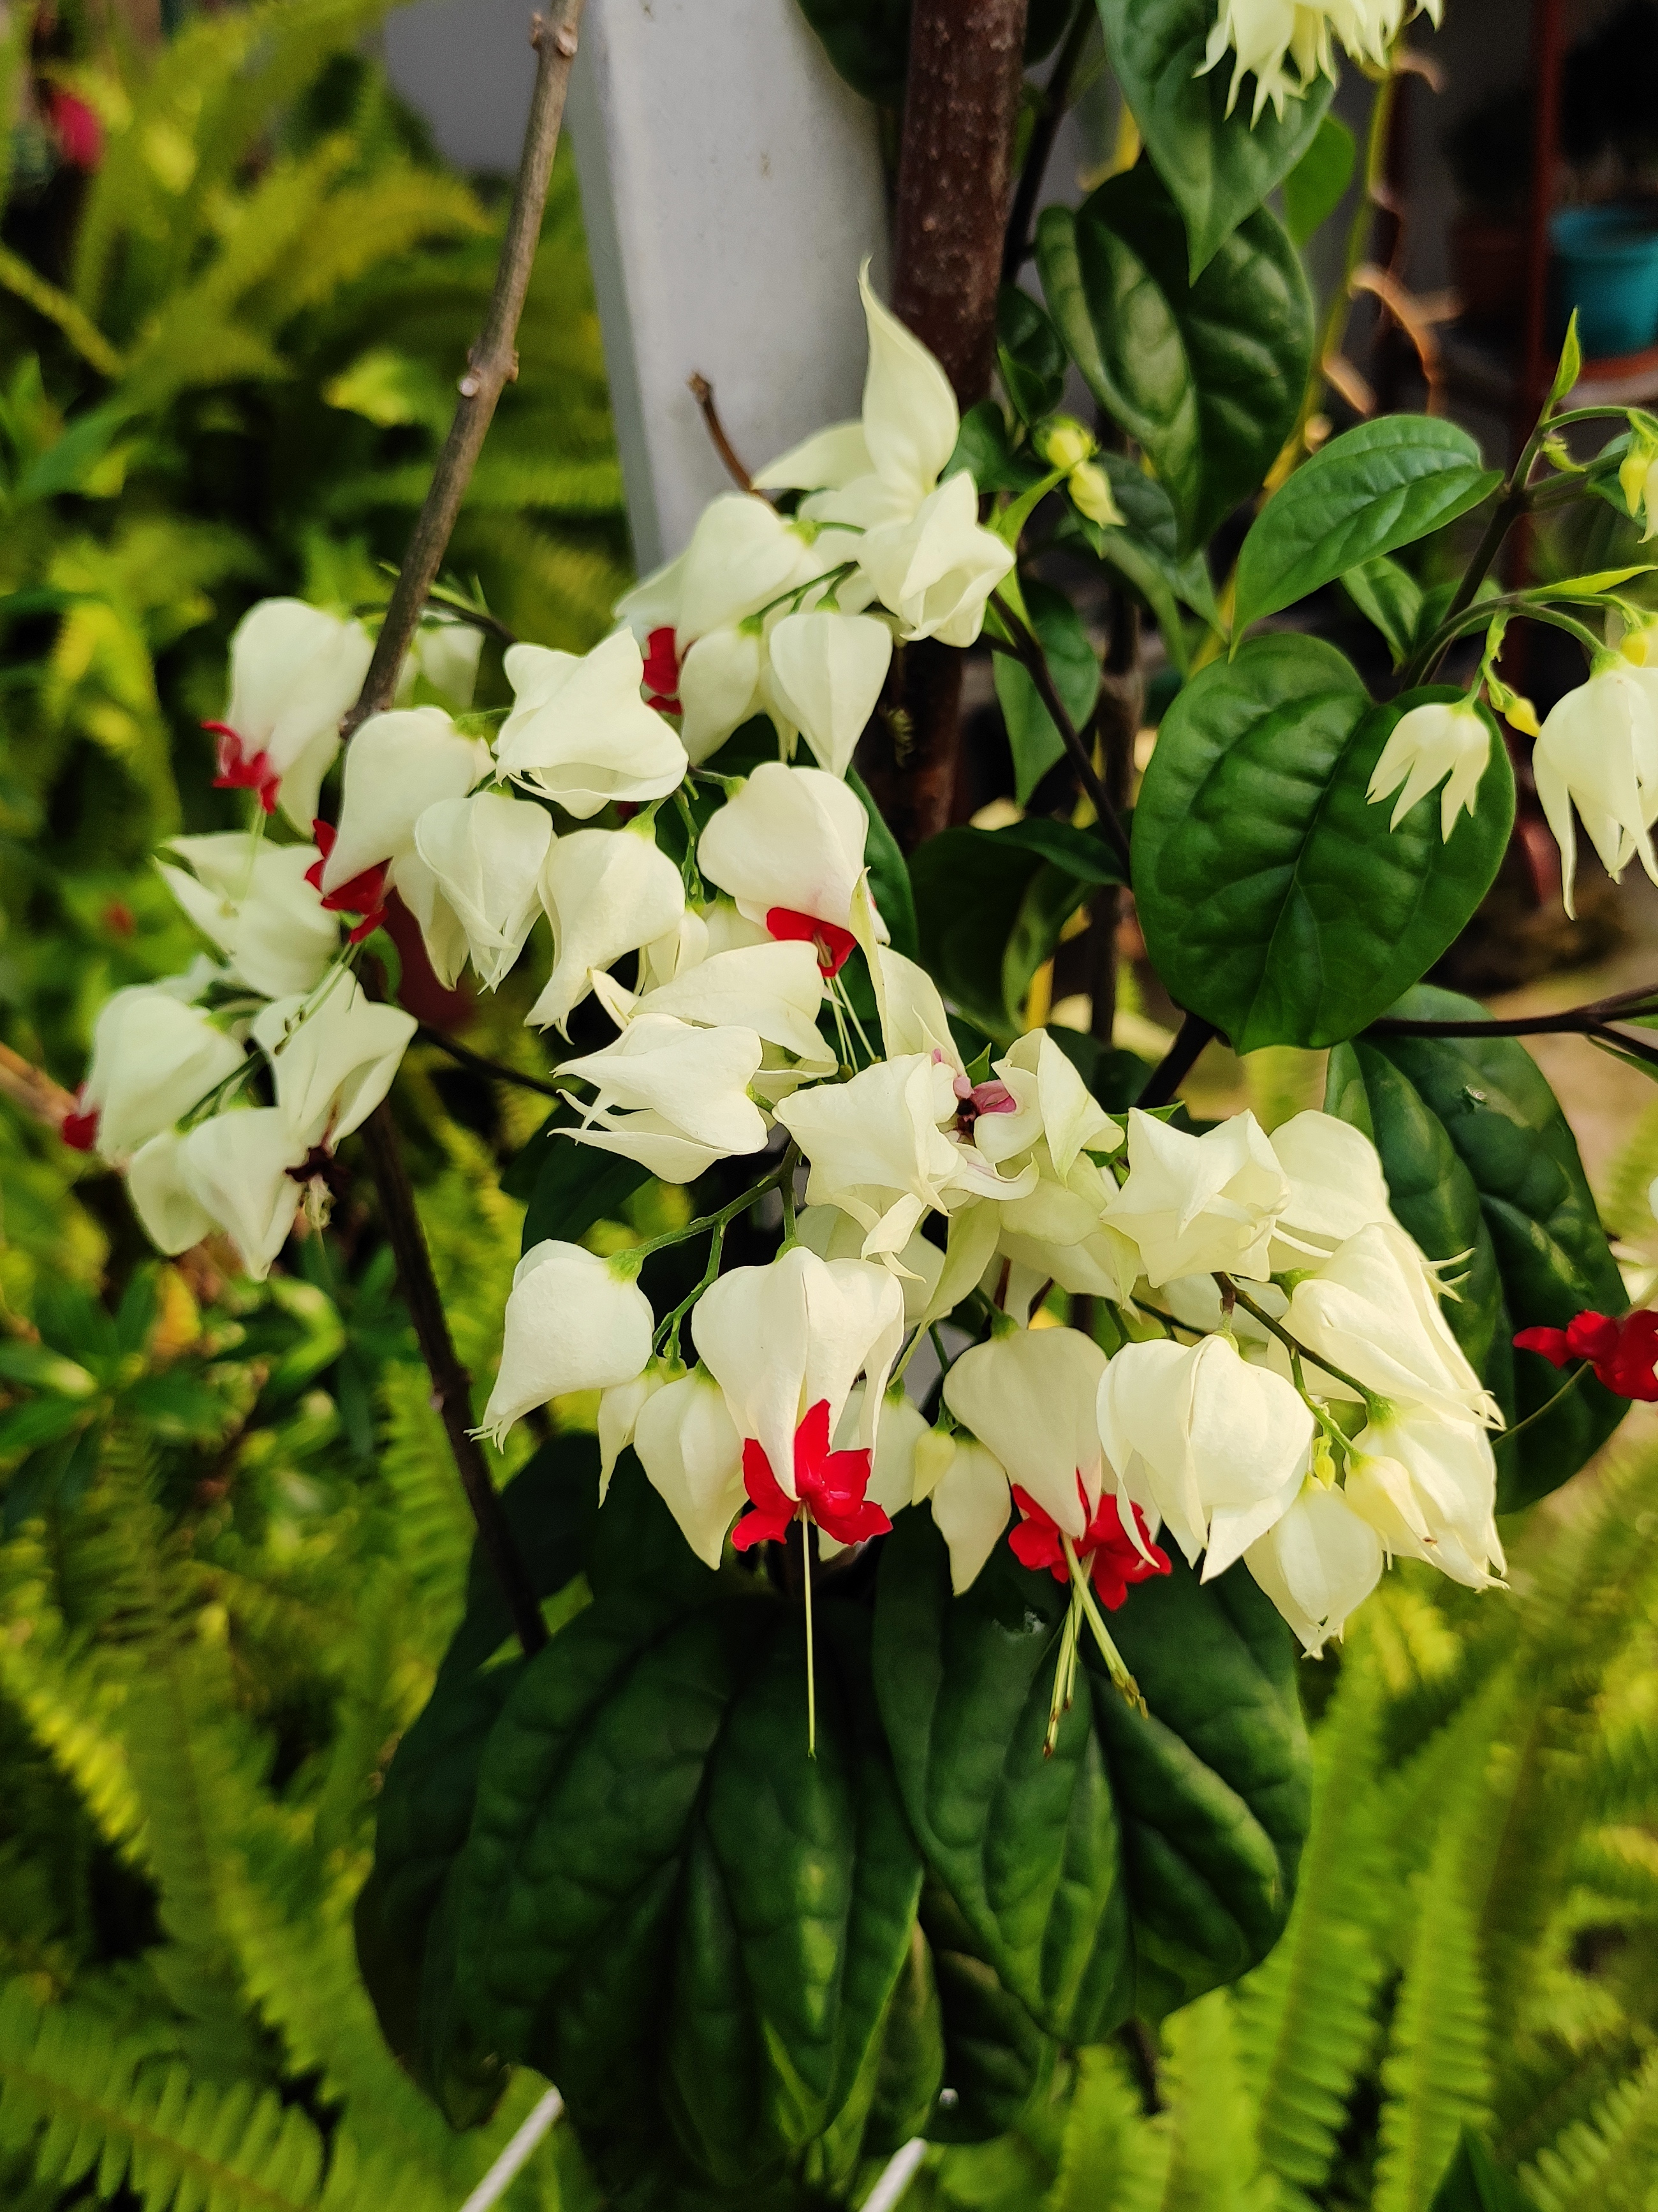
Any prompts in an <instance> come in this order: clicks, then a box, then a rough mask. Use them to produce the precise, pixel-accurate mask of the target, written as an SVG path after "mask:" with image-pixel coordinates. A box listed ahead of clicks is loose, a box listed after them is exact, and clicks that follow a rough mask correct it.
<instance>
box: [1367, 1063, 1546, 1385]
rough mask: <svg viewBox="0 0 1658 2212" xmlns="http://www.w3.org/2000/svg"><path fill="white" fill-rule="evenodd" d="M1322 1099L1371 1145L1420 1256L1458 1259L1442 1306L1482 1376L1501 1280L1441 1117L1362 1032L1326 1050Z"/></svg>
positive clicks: (1498, 1323)
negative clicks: (1452, 1291) (1326, 1070)
mask: <svg viewBox="0 0 1658 2212" xmlns="http://www.w3.org/2000/svg"><path fill="white" fill-rule="evenodd" d="M1324 1103H1325V1109H1326V1110H1327V1112H1329V1113H1332V1114H1334V1115H1338V1116H1339V1118H1340V1119H1341V1120H1342V1121H1351V1123H1352V1124H1353V1126H1354V1127H1355V1128H1358V1129H1362V1130H1363V1132H1364V1133H1365V1135H1366V1136H1368V1137H1369V1138H1370V1139H1371V1141H1372V1143H1373V1144H1374V1145H1375V1146H1376V1151H1377V1152H1379V1153H1380V1154H1381V1157H1382V1170H1383V1172H1384V1174H1385V1175H1386V1176H1387V1178H1388V1202H1389V1203H1390V1205H1391V1206H1392V1207H1393V1210H1394V1214H1395V1215H1396V1217H1397V1218H1398V1219H1399V1221H1400V1224H1401V1225H1402V1226H1403V1227H1404V1228H1406V1229H1407V1230H1408V1231H1410V1233H1411V1235H1412V1237H1415V1239H1416V1241H1417V1243H1418V1244H1419V1245H1420V1246H1421V1247H1422V1249H1423V1250H1424V1252H1425V1253H1426V1254H1427V1255H1428V1257H1429V1258H1430V1260H1455V1261H1463V1265H1462V1267H1461V1268H1459V1269H1456V1270H1454V1271H1453V1279H1454V1280H1455V1289H1456V1293H1457V1294H1456V1297H1455V1298H1454V1299H1450V1300H1448V1301H1447V1303H1446V1304H1445V1306H1444V1308H1443V1312H1444V1316H1445V1319H1446V1321H1447V1322H1448V1323H1449V1324H1450V1328H1451V1331H1452V1334H1454V1335H1455V1338H1456V1340H1457V1342H1458V1343H1459V1344H1460V1345H1461V1347H1462V1349H1463V1351H1464V1352H1467V1356H1468V1358H1469V1360H1470V1361H1471V1362H1472V1363H1473V1366H1474V1367H1475V1369H1476V1370H1478V1371H1479V1373H1480V1374H1481V1375H1484V1374H1485V1371H1486V1370H1487V1367H1488V1366H1489V1364H1490V1362H1491V1350H1492V1346H1494V1345H1495V1344H1496V1343H1497V1340H1498V1337H1499V1335H1500V1334H1501V1332H1502V1330H1503V1321H1504V1309H1503V1285H1502V1283H1501V1281H1500V1279H1499V1278H1498V1275H1497V1255H1496V1252H1495V1250H1494V1249H1493V1248H1492V1245H1491V1231H1489V1230H1488V1229H1487V1228H1486V1226H1485V1217H1484V1215H1483V1214H1482V1213H1481V1212H1480V1206H1479V1189H1478V1188H1477V1187H1476V1185H1475V1183H1474V1180H1473V1176H1471V1175H1470V1174H1469V1172H1468V1170H1467V1166H1466V1165H1465V1164H1464V1163H1463V1161H1462V1160H1461V1158H1460V1157H1459V1156H1458V1153H1457V1151H1456V1147H1455V1146H1454V1145H1453V1144H1452V1142H1451V1140H1450V1137H1449V1135H1448V1133H1447V1132H1446V1128H1445V1125H1444V1123H1443V1122H1442V1121H1440V1119H1439V1118H1438V1116H1437V1115H1436V1114H1435V1113H1434V1111H1433V1109H1432V1108H1431V1107H1430V1106H1429V1105H1428V1104H1427V1103H1426V1101H1425V1100H1424V1098H1423V1097H1422V1095H1421V1093H1420V1092H1419V1091H1418V1090H1417V1089H1416V1087H1415V1085H1413V1084H1412V1082H1411V1081H1410V1080H1409V1079H1408V1078H1407V1077H1406V1076H1405V1075H1403V1074H1402V1073H1400V1070H1399V1069H1398V1068H1397V1067H1396V1066H1394V1062H1393V1061H1392V1060H1389V1059H1388V1055H1387V1053H1386V1051H1385V1050H1384V1049H1382V1048H1381V1047H1380V1045H1379V1044H1378V1043H1376V1042H1370V1040H1368V1039H1365V1038H1363V1037H1361V1038H1360V1039H1359V1040H1358V1041H1357V1042H1356V1043H1354V1044H1342V1045H1338V1046H1337V1047H1336V1048H1335V1050H1334V1051H1333V1053H1332V1054H1330V1068H1329V1077H1328V1083H1327V1090H1326V1093H1325V1100H1324ZM1464 1255H1469V1256H1467V1258H1466V1259H1465V1257H1464Z"/></svg>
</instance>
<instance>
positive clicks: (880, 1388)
mask: <svg viewBox="0 0 1658 2212" xmlns="http://www.w3.org/2000/svg"><path fill="white" fill-rule="evenodd" d="M695 1329H696V1346H697V1350H698V1351H699V1352H701V1356H702V1362H703V1364H704V1365H705V1366H706V1367H707V1368H708V1371H709V1372H710V1373H711V1374H712V1375H713V1376H714V1378H715V1380H716V1381H717V1382H718V1383H719V1384H720V1389H722V1390H723V1391H724V1393H725V1397H726V1406H727V1407H728V1408H729V1409H730V1413H731V1417H732V1422H733V1424H734V1425H735V1427H736V1429H737V1432H738V1436H739V1437H743V1438H744V1440H745V1441H748V1440H752V1441H753V1442H754V1443H756V1444H758V1446H759V1447H760V1449H761V1450H762V1452H763V1453H764V1454H765V1455H766V1460H767V1463H768V1466H769V1467H770V1469H771V1472H772V1475H773V1478H774V1480H775V1482H776V1483H777V1485H778V1486H779V1488H780V1490H781V1491H782V1492H783V1493H784V1495H785V1496H786V1497H789V1498H793V1497H795V1496H797V1495H798V1494H799V1493H798V1492H797V1489H796V1484H795V1438H796V1437H797V1435H798V1433H799V1430H800V1427H801V1425H802V1423H803V1422H804V1421H805V1418H806V1416H807V1414H808V1413H811V1412H812V1411H813V1410H814V1408H816V1407H818V1406H820V1405H823V1406H827V1407H828V1408H829V1415H828V1434H829V1436H830V1437H833V1436H834V1435H835V1431H836V1430H837V1429H838V1428H839V1426H840V1424H841V1415H842V1413H844V1412H845V1411H846V1407H847V1400H848V1399H849V1398H850V1397H851V1395H852V1389H853V1384H854V1383H856V1382H857V1381H858V1380H859V1376H862V1377H863V1378H864V1380H865V1383H867V1385H868V1388H867V1389H866V1390H865V1393H864V1395H863V1398H862V1399H861V1401H859V1413H858V1418H857V1422H856V1428H855V1432H854V1434H855V1441H854V1442H853V1443H847V1444H842V1445H841V1449H861V1450H865V1451H873V1450H874V1449H875V1448H876V1446H877V1445H878V1443H879V1440H880V1419H881V1407H882V1401H883V1395H884V1392H885V1389H886V1386H887V1377H888V1376H889V1375H890V1373H891V1371H892V1363H893V1361H894V1360H895V1359H896V1357H897V1355H898V1347H899V1345H900V1344H901V1342H902V1339H903V1330H904V1304H903V1298H902V1294H901V1293H900V1291H899V1289H898V1285H897V1284H896V1282H895V1281H894V1280H893V1279H892V1277H891V1276H890V1275H889V1274H887V1273H885V1272H884V1269H882V1268H879V1267H869V1266H867V1265H866V1264H865V1262H864V1261H861V1260H820V1259H819V1258H818V1256H817V1254H816V1253H815V1252H808V1251H807V1250H806V1249H805V1247H804V1246H803V1245H799V1244H792V1245H790V1246H789V1247H788V1249H786V1251H784V1252H783V1253H781V1254H780V1255H779V1256H778V1258H777V1259H775V1260H774V1261H772V1263H771V1265H770V1266H769V1267H738V1268H735V1269H734V1270H733V1271H732V1273H730V1274H728V1275H722V1276H721V1277H720V1279H719V1281H718V1282H717V1283H715V1284H714V1285H713V1287H712V1288H711V1289H709V1290H708V1291H704V1292H703V1294H702V1297H701V1301H700V1302H699V1304H698V1305H697V1308H696V1318H695Z"/></svg>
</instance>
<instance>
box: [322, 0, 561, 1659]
mask: <svg viewBox="0 0 1658 2212" xmlns="http://www.w3.org/2000/svg"><path fill="white" fill-rule="evenodd" d="M581 9H582V0H560V5H559V6H558V7H557V9H556V11H555V13H554V15H553V16H552V18H551V19H550V20H549V19H548V18H546V17H544V16H541V15H537V16H535V17H534V18H533V19H532V21H531V31H530V40H531V45H532V46H534V47H535V50H536V58H537V68H536V82H535V90H534V92H533V94H531V102H530V120H529V125H528V127H527V128H526V130H525V139H524V155H523V159H522V161H521V162H520V164H519V173H518V182H517V184H516V185H515V186H514V188H513V206H512V212H511V214H510V215H509V216H508V217H507V235H506V238H505V240H504V241H503V242H502V246H501V264H500V266H499V268H498V269H497V270H496V271H495V290H494V292H493V293H492V294H491V295H490V300H489V311H488V313H487V314H486V315H485V317H484V323H483V331H482V332H481V334H480V335H479V337H478V339H477V343H476V344H475V345H474V346H473V348H472V349H471V353H470V354H469V356H467V359H468V368H467V372H466V374H465V376H464V377H463V378H462V379H461V382H460V402H459V405H458V406H457V408H456V409H455V419H454V422H453V423H452V426H451V428H450V431H449V437H448V441H447V443H446V445H445V447H444V449H443V453H442V455H441V457H440V459H439V462H438V465H437V470H436V473H435V474H434V477H433V478H432V484H431V489H429V490H428V493H427V495H426V503H425V505H424V506H423V507H422V509H421V511H420V517H419V520H417V521H416V525H415V529H414V534H413V536H412V537H411V538H410V542H409V550H408V553H407V554H406V556H404V563H403V567H402V568H401V570H400V571H399V573H398V580H397V585H396V587H395V588H394V590H393V592H392V604H391V605H390V606H389V607H388V608H387V609H386V620H385V621H384V623H381V625H380V637H379V639H378V641H376V644H375V647H374V659H373V660H372V661H371V662H370V663H369V667H368V674H367V678H366V679H365V680H364V683H363V687H362V692H361V696H360V697H359V699H358V701H357V703H356V705H355V707H354V708H352V709H351V712H350V713H349V714H348V715H347V716H346V717H345V719H344V720H343V723H342V724H341V728H342V730H343V732H344V733H345V734H346V735H347V736H349V734H350V732H352V731H353V730H355V729H356V728H357V727H358V726H359V725H360V724H361V723H362V722H364V721H366V720H367V718H368V716H369V715H370V714H376V713H378V712H379V711H380V709H381V708H386V707H388V706H389V705H390V704H391V702H392V698H393V696H394V695H395V693H396V690H397V681H398V671H399V670H400V669H401V668H402V666H403V660H404V654H405V653H407V651H408V649H409V647H410V643H411V642H412V641H413V638H414V635H415V632H416V629H417V628H418V627H419V624H420V618H421V614H422V611H423V609H424V608H425V606H426V604H427V601H428V598H429V597H430V595H431V591H432V586H433V585H434V582H435V581H436V579H437V574H438V570H439V568H440V566H441V565H442V562H443V556H444V555H445V553H446V551H447V550H448V547H449V539H450V536H451V534H452V532H453V530H454V526H455V522H456V519H457V517H458V516H459V513H460V508H461V502H462V501H463V500H464V499H465V496H466V488H467V485H468V484H469V483H471V477H472V471H473V469H474V467H475V466H476V465H477V457H478V454H479V453H480V451H481V450H482V448H483V440H484V435H485V434H486V432H487V431H488V430H489V424H490V422H491V420H492V419H493V417H494V415H495V406H496V403H497V402H498V401H499V399H500V398H501V392H503V391H504V390H505V388H506V386H507V383H508V382H509V381H510V380H511V379H512V378H513V376H515V375H516V374H517V373H518V355H517V353H516V351H515V342H516V340H517V337H518V325H519V316H520V315H521V314H522V313H523V311H524V301H525V295H527V293H528V291H529V289H530V272H531V269H532V267H533V266H534V264H535V257H536V248H537V246H538V245H539V243H540V240H541V223H542V217H543V215H544V212H545V210H546V205H547V188H548V185H550V182H551V180H552V173H553V156H554V155H555V154H556V152H557V150H558V135H559V131H560V128H561V126H562V123H563V120H564V99H565V94H566V93H567V91H568V88H569V82H570V64H571V63H572V62H573V61H574V59H575V52H576V31H577V27H578V25H579V24H580V20H581ZM363 1136H364V1140H365V1143H366V1146H367V1152H368V1157H369V1160H370V1163H371V1164H372V1166H373V1168H374V1181H375V1184H376V1186H377V1187H378V1188H379V1191H380V1211H381V1212H382V1214H383V1215H384V1216H385V1220H386V1236H387V1237H388V1239H389V1240H390V1242H391V1245H392V1252H393V1254H394V1255H396V1259H397V1263H398V1281H399V1283H400V1284H401V1285H402V1288H403V1295H404V1298H405V1300H406V1301H407V1302H408V1306H409V1311H410V1318H411V1319H412V1321H413V1322H414V1324H415V1334H416V1337H417V1339H418V1340H419V1343H420V1348H421V1356H422V1358H423V1359H424V1360H425V1362H426V1368H427V1372H428V1374H429V1375H430V1376H431V1378H432V1395H433V1399H434V1402H435V1404H436V1406H437V1407H438V1410H439V1412H440V1413H441V1414H442V1416H443V1425H444V1428H445V1430H446V1431H447V1434H448V1437H449V1449H450V1451H451V1452H452V1455H453V1457H454V1462H455V1468H456V1471H457V1473H458V1474H459V1476H460V1480H461V1486H462V1488H463V1489H464V1490H465V1492H466V1499H467V1503H468V1504H470V1505H471V1509H472V1517H473V1519H474V1521H475V1522H477V1532H478V1541H479V1544H480V1545H481V1546H482V1547H483V1553H484V1555H485V1557H486V1558H487V1559H489V1565H490V1566H491V1568H492V1569H493V1571H494V1573H495V1580H496V1581H497V1583H499V1584H500V1586H501V1595H502V1596H503V1597H504V1598H505V1599H506V1601H507V1611H508V1613H510V1615H511V1617H512V1621H513V1628H514V1630H515V1631H516V1632H517V1635H518V1639H519V1643H520V1644H522V1645H523V1647H524V1649H525V1651H526V1652H534V1651H538V1650H540V1649H541V1648H542V1646H543V1645H544V1644H545V1643H546V1641H547V1631H546V1627H545V1625H544V1622H543V1620H542V1618H541V1607H540V1606H539V1605H538V1604H537V1601H536V1595H535V1589H534V1586H533V1585H532V1583H531V1580H530V1577H529V1574H528V1571H527V1570H526V1569H525V1565H524V1561H523V1559H521V1558H520V1556H519V1552H518V1549H517V1547H516V1546H515V1544H514V1543H513V1534H512V1530H511V1528H510V1527H509V1526H508V1524H507V1516H506V1515H505V1513H504V1512H503V1511H502V1510H501V1500H500V1498H499V1497H498V1496H497V1495H496V1493H495V1485H494V1484H493V1483H492V1482H491V1480H489V1468H488V1466H487V1465H486V1464H485V1462H484V1457H483V1451H482V1449H480V1447H479V1444H478V1441H477V1437H474V1436H473V1435H472V1433H471V1416H472V1395H471V1378H470V1377H469V1376H468V1375H467V1372H466V1370H465V1368H464V1367H463V1366H462V1365H461V1364H460V1359H459V1355H458V1354H457V1352H456V1351H455V1346H454V1341H453V1340H452V1337H451V1336H450V1334H449V1322H448V1318H447V1316H446V1314H445V1313H444V1310H443V1300H442V1298H441V1297H440V1295H439V1291H438V1286H437V1279H436V1277H435V1276H434V1273H433V1272H432V1257H431V1255H430V1253H429V1252H428V1250H427V1249H426V1237H425V1232H424V1231H422V1227H421V1222H420V1215H419V1213H418V1212H417V1211H416V1206H415V1194H414V1191H413V1189H412V1188H411V1187H410V1182H409V1172H408V1170H407V1168H406V1167H405V1166H404V1160H403V1150H402V1146H400V1144H399V1143H398V1127H397V1123H396V1122H395V1121H393V1119H392V1112H391V1109H390V1108H389V1106H387V1105H386V1103H385V1102H384V1101H383V1100H382V1102H381V1103H380V1105H379V1106H378V1107H376V1109H374V1113H373V1114H371V1115H369V1117H368V1119H367V1121H366V1122H365V1123H364V1124H363Z"/></svg>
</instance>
